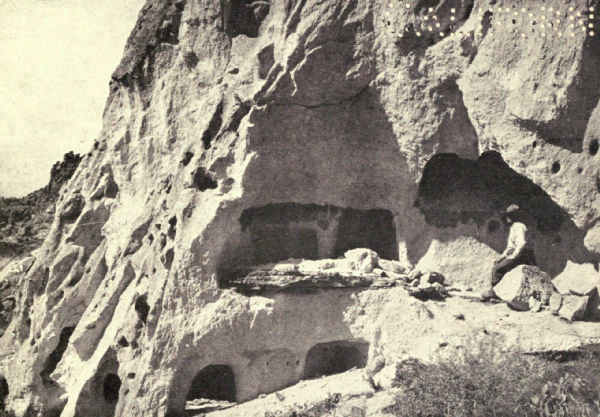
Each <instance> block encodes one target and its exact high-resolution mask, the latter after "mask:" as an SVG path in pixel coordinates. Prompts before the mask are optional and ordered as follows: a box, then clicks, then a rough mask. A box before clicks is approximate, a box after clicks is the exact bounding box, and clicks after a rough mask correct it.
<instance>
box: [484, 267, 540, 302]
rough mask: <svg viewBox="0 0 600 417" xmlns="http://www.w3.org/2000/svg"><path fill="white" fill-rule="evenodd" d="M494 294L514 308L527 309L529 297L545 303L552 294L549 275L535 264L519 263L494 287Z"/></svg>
mask: <svg viewBox="0 0 600 417" xmlns="http://www.w3.org/2000/svg"><path fill="white" fill-rule="evenodd" d="M494 292H495V293H496V295H497V296H498V297H499V298H500V299H502V300H503V301H505V302H506V303H507V304H508V305H509V306H511V307H512V308H514V309H516V310H523V311H526V310H529V308H530V302H529V299H530V298H531V297H533V298H535V299H537V300H540V301H541V302H542V304H544V305H547V304H548V303H549V301H550V296H551V295H552V282H551V280H550V276H549V275H548V274H546V273H545V272H544V271H542V270H541V269H540V268H538V267H537V266H531V265H519V266H517V267H516V268H514V269H512V270H510V271H509V272H508V273H507V274H506V275H504V277H503V278H502V280H501V281H500V282H499V283H498V284H497V285H496V286H495V287H494Z"/></svg>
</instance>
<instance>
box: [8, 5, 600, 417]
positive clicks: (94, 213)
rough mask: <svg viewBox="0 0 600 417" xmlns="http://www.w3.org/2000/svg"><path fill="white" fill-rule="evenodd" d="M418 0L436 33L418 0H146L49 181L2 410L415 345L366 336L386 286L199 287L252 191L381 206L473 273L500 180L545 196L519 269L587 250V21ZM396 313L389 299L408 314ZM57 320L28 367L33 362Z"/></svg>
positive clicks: (373, 330)
mask: <svg viewBox="0 0 600 417" xmlns="http://www.w3.org/2000/svg"><path fill="white" fill-rule="evenodd" d="M427 3H428V4H429V3H431V4H432V7H435V10H436V13H437V15H438V18H439V21H440V23H441V26H440V30H444V31H445V32H446V34H447V36H444V37H441V36H439V35H433V34H429V33H428V32H426V33H427V34H426V35H425V36H421V37H417V36H416V34H415V31H414V18H415V16H416V15H422V14H423V13H425V2H422V3H421V2H417V3H413V6H411V7H409V8H406V7H398V6H396V5H393V4H392V3H390V1H388V0H386V1H383V0H350V1H348V0H328V1H316V0H296V1H294V0H283V1H278V2H274V1H273V2H270V5H269V6H267V5H265V4H264V2H257V3H256V4H254V6H252V5H251V4H250V2H247V1H242V0H240V1H237V0H236V1H233V0H232V1H228V0H223V1H220V2H216V1H214V0H187V1H185V0H177V1H175V0H170V1H166V2H165V1H162V0H149V1H148V3H147V4H146V6H144V8H143V10H142V11H141V14H140V18H139V20H138V23H137V25H136V27H135V28H134V31H133V32H132V34H131V37H130V39H129V42H128V45H127V47H126V50H125V54H124V58H123V60H122V62H121V64H120V65H119V67H118V68H117V70H116V71H115V73H114V74H113V81H112V82H111V87H110V95H109V98H108V101H107V105H106V109H105V112H104V125H103V129H102V132H101V133H100V136H99V139H98V141H97V142H96V144H95V145H94V147H93V149H92V150H91V154H90V155H88V156H86V157H85V158H84V159H83V160H82V162H81V164H80V166H79V168H78V169H77V171H76V173H75V175H74V177H73V178H72V179H71V181H70V182H69V183H68V187H66V188H65V189H64V191H63V193H62V194H61V197H60V199H59V201H58V206H57V213H56V216H55V219H54V223H53V225H52V228H51V230H50V232H49V235H48V238H47V239H46V241H45V243H44V245H43V246H42V248H41V249H40V251H39V253H38V254H37V255H36V261H35V263H34V265H33V266H32V267H31V268H30V269H29V271H28V272H27V274H26V276H23V277H22V282H23V285H22V291H21V293H20V296H19V298H18V300H17V301H16V302H17V310H16V311H17V314H15V318H14V319H13V320H12V322H11V323H10V326H9V327H8V329H7V331H6V332H5V334H4V336H3V337H2V339H1V340H0V345H1V346H2V351H3V353H2V355H4V356H2V362H1V364H0V368H1V369H2V372H3V374H4V376H5V377H6V380H7V383H8V385H9V388H10V393H9V395H8V397H7V403H8V404H9V407H10V408H11V409H13V410H15V411H16V412H17V414H18V415H24V414H26V413H28V415H41V414H43V413H44V412H46V411H48V410H54V412H57V411H60V410H61V409H62V414H61V415H62V416H63V417H70V416H75V415H85V413H86V412H84V410H90V409H94V407H97V408H96V409H102V410H114V415H115V416H125V415H127V416H132V417H133V416H165V415H166V413H167V411H169V412H173V413H178V412H181V411H182V407H183V404H184V402H185V398H186V395H187V391H188V390H189V386H190V385H191V382H192V380H193V378H194V376H195V374H196V373H197V372H199V371H200V370H201V369H203V368H205V367H206V366H209V365H213V364H225V365H229V366H230V367H231V368H232V369H233V372H234V374H235V377H236V381H237V389H238V393H237V396H238V399H248V398H252V397H253V396H256V395H257V394H259V393H260V392H261V391H262V390H271V389H274V387H275V386H279V385H282V386H283V385H285V384H287V383H289V382H293V381H294V380H297V378H299V377H300V376H301V372H302V367H303V362H302V361H303V360H305V357H306V353H307V352H308V351H309V349H310V348H312V347H313V346H314V345H316V344H318V343H327V342H332V341H339V340H363V341H366V342H369V343H371V344H372V345H373V346H374V345H377V346H379V347H378V349H380V350H381V352H383V353H382V355H383V356H384V357H385V356H386V355H388V356H389V355H392V353H393V352H396V353H397V352H398V351H397V350H394V349H392V348H391V347H387V348H386V346H392V345H398V346H400V345H401V346H404V347H403V348H402V349H405V348H406V349H407V351H408V350H410V347H411V346H412V347H413V348H414V347H415V346H418V343H416V342H415V344H414V345H410V346H409V345H406V344H404V345H402V343H408V342H406V341H404V339H402V338H400V336H399V335H395V333H394V331H397V332H398V333H399V334H401V333H403V330H402V324H401V323H399V324H397V325H396V324H395V325H394V326H395V327H389V328H387V330H386V331H385V332H383V333H381V332H380V331H379V333H378V328H379V329H381V328H382V327H385V326H386V320H385V318H386V317H391V318H393V319H394V320H396V319H398V317H399V316H398V314H397V313H393V311H395V310H394V309H395V308H397V306H395V304H394V303H392V302H387V303H385V302H383V301H382V304H381V306H380V307H378V306H371V307H369V308H367V309H365V308H364V307H365V305H366V304H364V302H362V301H361V302H359V301H357V300H358V297H359V296H358V295H356V294H354V292H359V291H358V290H356V291H354V290H353V291H341V292H335V291H333V292H329V291H327V292H324V293H319V294H317V295H313V296H309V297H307V296H303V297H302V296H299V295H298V296H275V297H270V298H269V297H246V296H242V295H240V294H237V293H234V292H232V290H224V289H219V285H218V280H219V277H218V275H219V270H220V268H222V267H223V265H224V264H227V263H230V264H233V266H235V263H236V262H238V261H239V259H238V258H236V257H235V256H232V254H235V253H236V252H235V250H234V249H235V248H232V243H231V242H232V241H236V239H237V237H240V238H241V237H242V236H243V233H244V232H243V231H242V224H241V222H240V218H241V217H242V215H243V213H244V211H245V210H248V209H251V208H256V207H264V206H267V205H269V204H278V203H285V204H292V203H294V204H302V205H319V206H324V207H326V206H336V207H339V208H341V209H354V210H371V209H377V210H387V211H389V212H390V213H391V214H392V215H393V219H394V230H395V241H396V244H397V256H395V257H396V258H398V259H399V260H400V261H402V262H403V263H407V264H408V263H410V264H419V265H420V266H421V267H429V268H432V269H437V270H439V271H440V272H442V273H444V275H446V277H447V279H448V280H449V281H450V282H459V283H463V284H465V285H469V286H473V287H476V288H477V287H481V286H482V285H483V283H484V281H485V280H486V278H487V271H488V270H489V267H490V266H491V262H492V261H493V257H494V256H495V255H496V253H497V252H498V251H499V250H501V249H502V244H503V240H504V237H505V234H506V230H505V229H503V228H502V227H498V228H496V227H495V226H491V221H492V220H497V213H495V211H494V210H496V209H498V208H501V207H500V205H501V204H500V203H504V202H507V201H508V200H512V198H513V197H514V198H515V199H517V200H518V201H519V202H520V203H522V204H523V205H524V206H526V207H529V208H535V209H539V210H542V209H543V208H545V207H552V210H554V211H555V212H556V213H559V214H560V216H561V219H562V220H561V221H560V222H556V223H555V222H553V221H552V219H550V220H549V224H550V225H551V226H553V227H552V228H551V229H550V230H544V231H542V232H543V233H540V234H539V236H540V237H539V239H538V240H537V241H536V245H537V247H538V248H540V253H541V254H542V255H541V256H540V265H541V266H542V268H544V269H546V270H548V271H549V272H550V273H551V274H553V275H555V274H557V273H558V272H560V270H561V268H562V266H564V264H565V263H566V261H567V260H573V261H576V262H582V261H590V260H594V261H597V260H598V253H597V247H598V242H597V240H598V239H597V236H598V233H597V231H596V229H597V224H599V223H598V218H599V214H600V213H599V207H600V204H599V201H598V195H599V190H598V181H599V179H598V178H599V172H598V169H599V168H598V161H597V158H598V156H597V148H598V146H597V140H598V137H599V136H600V130H599V128H600V124H599V122H598V121H599V120H600V110H598V109H599V108H600V107H598V98H599V97H600V96H599V94H600V87H599V78H600V75H599V73H598V71H597V68H598V65H599V64H600V40H599V39H598V38H597V37H594V38H591V37H586V36H585V33H584V32H582V31H578V32H576V35H575V36H573V37H571V36H566V37H565V36H562V37H560V38H559V37H558V33H563V32H565V33H568V31H569V29H568V22H567V21H566V19H565V18H566V17H567V15H568V13H570V12H569V9H568V8H569V6H568V5H566V4H564V3H563V2H561V1H559V0H554V1H550V2H548V1H545V2H542V1H527V2H525V1H516V2H512V3H511V4H510V5H508V4H504V3H502V5H503V6H504V7H508V6H510V7H512V5H513V4H514V5H515V6H516V7H519V8H520V7H527V8H529V9H531V10H540V9H541V7H542V5H545V7H548V6H549V5H552V6H553V7H555V8H556V9H558V10H559V13H560V16H561V19H562V20H561V22H562V23H559V24H557V25H556V26H555V27H553V31H547V34H546V36H545V37H542V35H541V33H540V32H539V31H538V30H537V27H539V25H538V26H536V27H533V26H525V25H526V24H527V25H529V24H528V23H522V24H520V25H513V24H512V23H511V20H512V17H511V15H510V13H507V12H501V13H498V11H497V10H498V7H499V6H500V5H501V4H500V2H495V1H486V0H481V1H479V0H478V1H472V0H471V1H467V0H456V1H453V0H440V1H439V2H427ZM492 3H493V4H492ZM452 7H453V8H455V9H456V11H455V16H456V21H455V22H453V25H454V30H453V31H452V32H451V33H450V32H448V29H449V25H450V13H451V12H450V9H451V8H452ZM489 7H493V11H491V12H490V11H489V10H488V9H489ZM578 7H580V8H581V6H578ZM520 19H521V18H520ZM480 25H481V26H480ZM525 27H527V30H526V31H525V33H526V36H524V37H523V36H521V34H522V33H523V32H524V28H525ZM555 29H558V31H557V30H555ZM486 151H496V152H497V156H498V158H501V159H497V160H496V162H495V163H494V164H492V168H493V169H496V168H498V172H499V173H502V176H500V177H494V178H495V181H496V183H493V182H492V183H486V184H484V185H485V187H483V189H481V190H479V191H476V192H472V193H471V191H472V187H473V186H475V185H476V184H478V183H480V180H477V179H475V178H473V176H474V175H480V174H482V173H483V172H488V170H489V169H492V168H490V166H489V165H486V163H485V161H486V160H487V159H486V158H482V159H483V161H482V159H479V160H478V158H479V157H480V155H482V154H484V152H486ZM448 153H454V154H456V155H457V158H454V159H452V160H450V161H449V162H448V161H447V162H448V163H447V164H446V165H445V168H444V165H443V164H442V168H441V170H440V172H441V174H440V175H441V176H442V177H443V178H432V177H428V172H430V171H432V172H434V173H435V172H436V170H437V169H438V168H440V166H438V167H437V168H436V166H435V165H434V162H435V159H434V157H435V156H436V155H439V154H448ZM488 155H489V154H488ZM452 161H454V162H452ZM476 161H477V162H476ZM432 165H433V167H432ZM440 175H434V177H436V176H437V177H439V176H440ZM453 178H456V181H455V182H454V181H453V180H452V179H453ZM422 179H423V181H424V182H421V181H422ZM448 180H450V184H448ZM426 184H432V185H430V186H428V185H426ZM449 186H451V187H454V188H451V190H452V192H450V189H449V192H448V193H447V194H438V195H437V196H436V193H435V192H433V193H431V191H432V190H433V191H435V190H436V189H438V190H440V189H441V188H443V187H449ZM428 187H429V188H428ZM522 190H535V192H534V193H532V194H531V195H529V191H526V194H522ZM429 194H433V195H429ZM513 194H514V195H513ZM494 195H499V196H500V197H499V198H497V199H496V200H494V199H493V197H494ZM538 199H540V200H539V201H538ZM417 202H419V203H418V204H417V205H418V207H417V205H416V203H417ZM494 202H496V203H497V204H493V203H494ZM436 210H441V211H436ZM542 212H543V210H542ZM536 213H538V214H539V211H538V212H536ZM534 214H535V213H534ZM444 218H446V220H448V221H449V223H440V220H444ZM539 220H540V221H542V223H543V222H544V221H547V220H548V219H546V218H545V217H544V219H539ZM544 224H545V223H544ZM586 236H587V237H586ZM594 251H596V252H594ZM242 258H243V257H242ZM240 259H241V258H240ZM380 291H385V290H380ZM369 294H371V293H369ZM377 294H380V293H377ZM140 297H143V300H144V303H145V304H146V305H147V308H144V309H143V310H142V311H145V310H147V314H142V315H140V314H139V311H136V308H135V307H136V305H138V306H139V305H140V303H138V302H137V300H139V299H140ZM365 297H366V298H368V302H369V303H375V304H377V303H378V302H379V301H381V300H383V299H384V298H385V296H384V295H381V294H380V295H376V294H371V295H368V296H367V295H365ZM378 300H379V301H378ZM363 301H364V300H363ZM361 309H362V310H363V312H362V313H361V312H360V311H361ZM137 310H139V308H138V309H137ZM409 310H410V309H409ZM415 311H421V310H410V314H413V316H409V315H407V320H413V319H415V320H420V319H421V318H423V317H425V316H427V314H426V312H423V317H421V316H420V314H421V313H418V314H417V313H416V312H415ZM410 317H412V318H410ZM395 323H396V322H395ZM70 327H74V331H73V333H72V334H71V335H70V338H69V343H68V346H67V347H66V350H65V351H64V352H63V353H62V356H61V358H60V360H58V362H57V365H56V370H55V371H54V372H52V373H51V374H50V375H48V376H47V378H50V379H52V381H54V382H53V383H52V384H51V386H50V387H48V386H47V385H48V384H46V385H44V383H43V380H42V376H41V374H43V371H44V369H45V364H46V361H47V358H48V357H49V356H50V355H52V354H53V353H52V352H56V349H57V346H58V345H59V343H60V335H61V332H62V331H63V329H65V328H70ZM394 329H395V330H394ZM417 333H418V332H417ZM377 334H383V336H381V338H380V339H377V338H376V335H377ZM415 334H416V333H415ZM375 339H377V340H375ZM375 341H376V342H377V343H375ZM382 346H383V347H382ZM283 350H285V351H286V352H288V351H289V352H291V355H293V356H294V357H295V358H297V360H299V361H300V363H299V365H298V366H300V370H298V369H296V368H294V370H293V371H292V372H291V373H289V374H286V372H287V371H285V372H284V371H280V373H277V374H276V375H274V376H273V380H272V381H271V382H269V383H268V384H267V385H264V386H263V385H260V384H258V385H257V384H256V381H257V380H258V379H261V378H262V376H260V375H264V373H261V372H267V371H266V370H261V368H260V365H257V367H252V366H249V363H250V362H251V360H252V358H262V357H263V355H266V354H267V353H266V352H283ZM290 357H291V356H290ZM257 360H258V359H257ZM261 361H262V359H260V360H258V362H256V363H262V362H261ZM265 363H266V361H265ZM294 363H295V362H294ZM294 366H295V365H294ZM277 369H279V368H277ZM281 369H286V368H285V367H283V368H281ZM109 374H110V375H117V377H118V378H119V380H120V381H121V385H120V387H119V396H118V399H117V400H116V402H114V403H113V402H111V401H112V400H110V401H108V400H107V399H106V397H103V396H100V395H99V393H101V392H103V387H99V385H98V384H101V383H102V384H104V382H103V381H104V380H106V377H107V375H109ZM44 375H45V374H44ZM110 378H113V377H110ZM113 380H114V378H113ZM109 385H111V384H109ZM114 385H115V384H112V385H111V386H114ZM102 398H104V399H102ZM108 398H112V397H110V396H109V397H108ZM94 401H97V403H95V402H94ZM63 406H64V408H63Z"/></svg>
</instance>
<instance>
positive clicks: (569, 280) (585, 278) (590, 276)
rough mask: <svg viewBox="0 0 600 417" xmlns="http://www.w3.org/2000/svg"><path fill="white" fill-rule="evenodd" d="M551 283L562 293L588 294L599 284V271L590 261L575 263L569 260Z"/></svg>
mask: <svg viewBox="0 0 600 417" xmlns="http://www.w3.org/2000/svg"><path fill="white" fill-rule="evenodd" d="M552 284H554V287H555V288H556V290H557V291H558V292H559V293H561V294H563V295H567V294H575V295H589V294H590V293H592V292H593V291H595V290H596V288H597V287H598V286H600V273H598V271H596V269H595V268H594V266H593V265H592V264H590V263H588V264H576V263H574V262H571V261H570V260H569V261H567V265H566V266H565V269H564V270H563V271H562V272H561V273H560V274H559V275H558V276H557V277H556V278H554V279H553V280H552Z"/></svg>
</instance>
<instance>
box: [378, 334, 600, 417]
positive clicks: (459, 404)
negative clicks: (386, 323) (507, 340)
mask: <svg viewBox="0 0 600 417" xmlns="http://www.w3.org/2000/svg"><path fill="white" fill-rule="evenodd" d="M499 346H500V343H498V342H497V341H492V343H481V342H480V343H478V344H476V345H474V346H469V347H468V348H466V349H462V350H460V351H459V354H458V355H457V356H455V357H453V358H445V359H444V358H438V359H437V360H436V361H435V364H431V365H425V364H423V363H421V362H419V361H417V360H407V361H404V362H402V363H401V364H400V365H399V367H398V373H397V376H396V380H397V383H398V386H399V388H400V389H399V394H398V395H397V396H396V399H395V404H394V405H393V406H392V407H390V408H389V409H388V410H387V411H388V412H390V413H391V414H393V415H394V416H398V417H405V416H406V417H409V416H410V417H473V416H478V417H487V416H490V417H509V416H510V417H512V416H519V417H521V416H524V417H525V416H527V417H528V416H536V417H537V416H539V417H559V416H560V417H584V416H585V417H588V416H589V417H592V416H594V417H596V416H598V415H599V412H600V396H599V389H600V375H599V373H598V369H600V360H599V359H598V357H594V356H592V355H591V354H588V355H584V356H582V357H579V358H576V359H574V360H572V361H570V362H568V363H558V362H556V361H550V360H548V359H544V358H542V357H539V356H538V357H536V356H532V355H524V354H520V353H515V352H512V353H511V352H502V350H501V349H500V348H499Z"/></svg>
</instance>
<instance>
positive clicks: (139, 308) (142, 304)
mask: <svg viewBox="0 0 600 417" xmlns="http://www.w3.org/2000/svg"><path fill="white" fill-rule="evenodd" d="M134 308H135V311H136V313H137V315H138V319H139V320H140V321H141V322H142V323H144V324H146V320H147V319H148V313H149V312H150V306H149V305H148V296H147V295H146V294H144V295H141V296H139V297H138V298H137V299H136V300H135V306H134Z"/></svg>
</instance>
